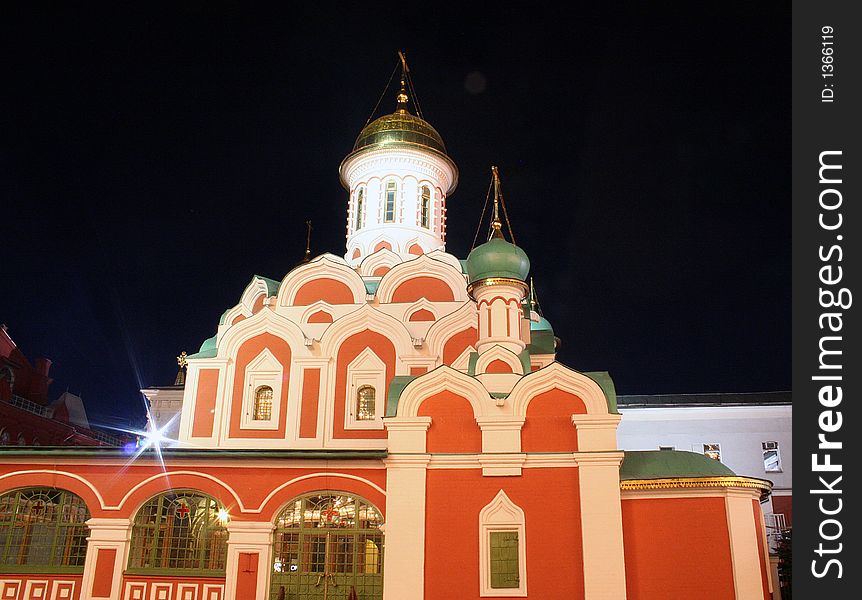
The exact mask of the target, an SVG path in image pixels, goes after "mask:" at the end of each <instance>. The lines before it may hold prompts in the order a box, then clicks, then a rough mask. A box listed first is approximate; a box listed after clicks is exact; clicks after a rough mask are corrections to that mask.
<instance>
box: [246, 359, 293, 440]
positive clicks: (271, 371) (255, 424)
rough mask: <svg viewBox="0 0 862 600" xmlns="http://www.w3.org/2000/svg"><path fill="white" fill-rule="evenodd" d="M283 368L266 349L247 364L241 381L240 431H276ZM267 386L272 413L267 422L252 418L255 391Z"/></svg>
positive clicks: (279, 411)
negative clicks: (270, 396) (270, 390)
mask: <svg viewBox="0 0 862 600" xmlns="http://www.w3.org/2000/svg"><path fill="white" fill-rule="evenodd" d="M283 373H284V366H283V365H282V364H281V363H280V362H278V359H277V358H275V355H274V354H273V353H272V352H270V350H269V349H268V348H264V349H263V351H261V353H260V354H258V355H257V356H256V357H254V359H253V360H252V361H251V362H249V363H248V366H247V367H246V368H245V377H244V379H243V398H242V418H241V419H240V429H264V430H273V429H278V417H279V415H280V414H281V382H282V376H283ZM264 385H267V386H269V387H271V388H272V412H271V413H270V418H269V419H267V420H261V419H255V418H254V401H255V393H256V392H257V390H258V389H259V388H260V387H262V386H264Z"/></svg>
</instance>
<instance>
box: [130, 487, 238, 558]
mask: <svg viewBox="0 0 862 600" xmlns="http://www.w3.org/2000/svg"><path fill="white" fill-rule="evenodd" d="M226 516H227V513H226V511H225V510H224V509H223V508H222V507H221V506H220V505H219V503H218V501H217V500H216V499H215V498H212V497H211V496H207V495H205V494H202V493H200V492H196V491H192V490H172V491H170V492H165V493H163V494H159V495H158V496H156V497H154V498H151V499H150V500H148V501H147V502H146V503H145V504H144V505H143V506H142V507H141V509H140V510H139V511H138V513H137V514H136V515H135V520H134V523H133V525H132V544H131V550H130V552H129V569H128V570H129V571H130V572H133V573H152V574H164V573H168V572H170V573H174V574H176V573H181V572H183V571H186V572H188V573H189V574H192V573H195V574H200V575H224V571H225V559H226V557H227V527H226V523H225V521H226Z"/></svg>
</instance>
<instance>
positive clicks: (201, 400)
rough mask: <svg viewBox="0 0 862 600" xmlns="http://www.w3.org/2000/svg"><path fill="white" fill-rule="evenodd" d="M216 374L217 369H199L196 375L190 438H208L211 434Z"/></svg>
mask: <svg viewBox="0 0 862 600" xmlns="http://www.w3.org/2000/svg"><path fill="white" fill-rule="evenodd" d="M218 374H219V372H218V369H201V371H200V374H199V375H198V389H197V398H195V420H194V422H193V423H192V437H210V436H212V434H213V421H214V419H215V405H216V394H217V393H218Z"/></svg>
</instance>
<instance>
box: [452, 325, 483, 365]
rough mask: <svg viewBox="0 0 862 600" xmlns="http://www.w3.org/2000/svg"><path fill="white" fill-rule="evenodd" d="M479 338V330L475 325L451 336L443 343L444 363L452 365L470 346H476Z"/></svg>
mask: <svg viewBox="0 0 862 600" xmlns="http://www.w3.org/2000/svg"><path fill="white" fill-rule="evenodd" d="M478 340H479V330H478V329H476V328H475V327H470V328H468V329H464V330H462V331H459V332H458V333H456V334H455V335H453V336H452V337H450V338H449V339H448V340H446V343H445V344H443V364H444V365H451V364H452V363H453V362H455V361H456V360H458V357H459V356H461V354H463V353H464V350H466V349H467V348H468V347H469V346H473V347H474V348H475V347H476V343H477V342H478Z"/></svg>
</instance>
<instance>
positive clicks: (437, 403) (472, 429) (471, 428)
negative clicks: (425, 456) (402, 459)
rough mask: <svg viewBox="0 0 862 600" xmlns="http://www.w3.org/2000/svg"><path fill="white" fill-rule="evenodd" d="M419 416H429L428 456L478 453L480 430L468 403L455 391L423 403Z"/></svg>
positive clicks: (480, 446)
mask: <svg viewBox="0 0 862 600" xmlns="http://www.w3.org/2000/svg"><path fill="white" fill-rule="evenodd" d="M418 414H419V416H420V417H431V427H429V428H428V437H427V442H426V444H427V451H428V452H431V453H438V452H439V453H478V452H481V451H482V430H481V429H479V425H477V424H476V416H475V414H474V413H473V406H472V405H471V404H470V402H469V401H468V400H467V399H466V398H464V397H462V396H459V395H458V394H455V393H454V392H449V391H446V392H440V393H438V394H435V395H433V396H429V397H428V398H427V399H425V400H423V402H422V404H421V405H420V406H419V411H418Z"/></svg>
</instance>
